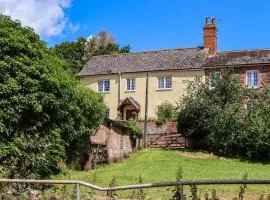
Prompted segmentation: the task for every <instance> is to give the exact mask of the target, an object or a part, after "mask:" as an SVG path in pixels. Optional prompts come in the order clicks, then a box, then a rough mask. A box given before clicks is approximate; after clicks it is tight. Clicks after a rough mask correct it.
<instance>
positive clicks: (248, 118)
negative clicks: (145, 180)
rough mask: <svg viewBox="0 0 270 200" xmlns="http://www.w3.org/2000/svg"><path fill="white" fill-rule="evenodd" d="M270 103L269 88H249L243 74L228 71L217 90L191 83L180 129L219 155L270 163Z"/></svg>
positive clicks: (222, 74) (225, 71)
mask: <svg viewBox="0 0 270 200" xmlns="http://www.w3.org/2000/svg"><path fill="white" fill-rule="evenodd" d="M245 102H247V108H245V105H244V103H245ZM269 102H270V98H269V95H268V90H267V89H262V90H258V91H257V90H250V89H245V88H243V86H242V82H241V78H240V76H239V75H237V74H235V73H234V72H233V71H232V70H230V69H224V70H221V79H220V80H219V81H218V83H217V84H216V87H215V88H211V89H209V87H208V85H207V84H205V83H202V82H201V81H199V80H196V81H193V82H190V84H189V86H188V92H187V95H186V96H185V97H184V98H183V99H182V100H181V102H180V114H179V117H178V130H179V131H180V132H182V133H183V134H185V135H186V136H187V137H189V138H191V139H192V140H193V141H194V142H195V144H196V143H197V145H199V146H200V147H204V148H207V149H208V150H210V151H213V152H215V153H217V154H219V155H229V156H246V157H248V158H250V159H261V160H268V161H269V160H270V156H269V153H268V152H269V150H270V123H269V120H267V119H269V117H270V106H269Z"/></svg>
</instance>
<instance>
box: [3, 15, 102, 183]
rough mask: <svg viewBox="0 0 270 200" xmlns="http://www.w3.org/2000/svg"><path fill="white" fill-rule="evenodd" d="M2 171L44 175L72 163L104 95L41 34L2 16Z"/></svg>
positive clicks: (11, 174) (19, 175) (98, 115)
mask: <svg viewBox="0 0 270 200" xmlns="http://www.w3.org/2000/svg"><path fill="white" fill-rule="evenodd" d="M0 26H1V29H0V46H1V49H0V96H1V98H0V165H1V167H0V170H1V173H2V174H1V176H3V177H6V178H46V177H49V176H50V175H52V174H55V173H58V172H59V171H60V168H59V166H58V165H57V163H58V161H59V160H62V159H64V160H66V161H70V162H72V161H73V160H74V157H75V156H76V153H77V147H78V145H79V143H80V142H81V140H84V139H85V138H86V137H87V136H88V135H89V133H91V132H92V131H93V130H94V129H95V128H96V127H98V125H99V124H100V123H101V122H102V120H103V116H104V114H103V113H105V106H104V104H103V99H102V97H101V96H100V95H98V94H97V93H95V92H93V91H90V90H88V89H87V88H85V87H84V86H82V85H80V84H79V83H78V81H77V80H76V79H75V78H74V77H73V76H71V74H69V73H68V72H66V71H65V65H67V63H66V62H65V61H63V60H61V59H60V58H58V57H55V56H54V55H51V54H50V53H49V51H48V49H47V47H46V45H45V43H44V42H42V41H41V40H40V39H39V36H38V35H36V34H35V33H34V31H33V30H32V29H30V28H24V27H22V26H21V24H20V22H19V21H12V20H11V19H10V18H9V17H7V16H3V15H0Z"/></svg>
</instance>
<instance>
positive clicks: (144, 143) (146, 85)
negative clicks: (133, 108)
mask: <svg viewBox="0 0 270 200" xmlns="http://www.w3.org/2000/svg"><path fill="white" fill-rule="evenodd" d="M148 76H149V73H148V72H147V74H146V84H145V109H144V134H143V145H144V148H146V146H147V141H146V136H147V118H148Z"/></svg>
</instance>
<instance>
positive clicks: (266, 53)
mask: <svg viewBox="0 0 270 200" xmlns="http://www.w3.org/2000/svg"><path fill="white" fill-rule="evenodd" d="M253 64H270V49H254V50H242V51H228V52H220V53H217V54H216V55H215V56H212V57H209V58H208V59H207V60H206V62H205V64H204V66H206V67H215V66H216V67H219V66H239V65H253Z"/></svg>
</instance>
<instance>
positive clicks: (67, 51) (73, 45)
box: [51, 37, 87, 74]
mask: <svg viewBox="0 0 270 200" xmlns="http://www.w3.org/2000/svg"><path fill="white" fill-rule="evenodd" d="M86 42H87V40H86V39H85V38H84V37H79V38H78V39H77V40H75V41H72V42H62V43H61V44H57V45H55V46H54V47H52V48H51V50H52V52H53V53H54V54H56V55H57V56H59V57H60V58H62V59H65V60H66V61H67V63H68V67H70V70H71V72H72V73H73V74H77V73H78V72H79V71H80V70H81V69H82V67H83V66H84V64H85V59H84V52H85V47H86Z"/></svg>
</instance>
